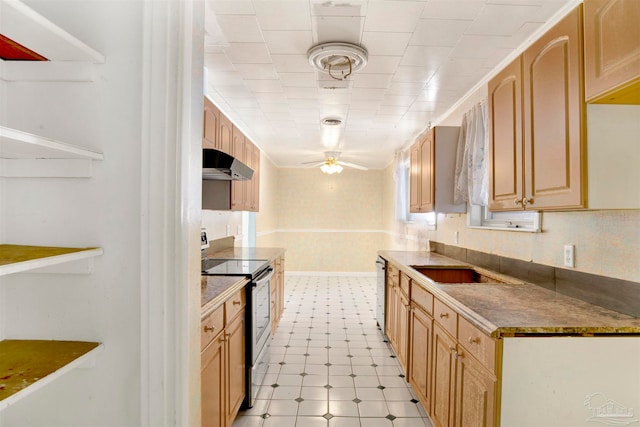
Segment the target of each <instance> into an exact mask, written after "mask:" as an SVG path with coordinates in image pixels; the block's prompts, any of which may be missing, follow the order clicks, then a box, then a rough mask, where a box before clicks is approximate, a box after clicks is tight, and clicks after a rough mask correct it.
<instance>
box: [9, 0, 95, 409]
mask: <svg viewBox="0 0 640 427" xmlns="http://www.w3.org/2000/svg"><path fill="white" fill-rule="evenodd" d="M0 33H1V34H2V35H3V36H5V38H8V39H10V40H11V43H15V44H18V45H20V46H24V47H27V48H28V49H30V50H31V51H33V52H35V53H37V54H38V56H40V57H44V58H46V61H21V60H17V61H15V60H14V61H4V60H2V61H0V80H2V81H3V82H2V84H6V83H4V82H13V81H17V80H19V81H20V82H21V83H20V84H24V85H30V84H34V83H31V82H34V81H43V80H46V81H55V82H58V83H59V84H71V85H73V84H76V83H74V82H77V81H82V82H85V81H91V80H92V77H93V73H92V64H93V63H98V62H104V57H103V56H102V55H101V54H99V53H98V52H96V51H95V50H93V49H92V48H90V47H89V46H87V45H85V44H84V43H83V42H81V41H80V40H77V39H76V38H74V37H73V36H71V35H70V34H69V33H67V32H66V31H64V30H63V29H61V28H59V27H57V26H56V25H55V24H53V23H52V22H50V21H48V20H47V19H46V18H44V17H43V16H42V15H40V14H38V13H36V12H35V11H33V10H32V9H30V8H29V7H28V6H26V5H24V4H23V3H21V2H19V1H1V2H0ZM5 42H6V40H5ZM3 102H4V103H5V105H6V108H7V109H10V108H11V103H12V99H11V97H5V99H3ZM56 113H57V112H56V111H51V112H50V114H56ZM1 119H2V122H3V123H4V122H5V121H6V118H5V117H4V116H3V117H1ZM73 119H74V118H69V125H70V126H73V124H74V122H73ZM102 159H103V155H102V153H100V152H97V151H94V150H90V149H86V148H83V147H80V146H77V145H73V144H69V143H66V142H64V141H57V140H55V139H51V138H48V137H45V136H41V135H34V134H32V133H28V132H24V131H22V130H20V129H14V128H12V127H8V126H0V177H2V178H4V179H6V181H5V182H4V183H3V191H7V190H9V191H10V190H11V188H12V186H13V185H15V183H16V181H15V178H46V179H49V178H51V179H58V178H74V179H75V178H83V179H84V178H90V177H91V176H92V165H93V162H94V161H96V160H102ZM56 183H59V185H60V186H61V188H62V187H64V186H69V185H71V184H70V180H68V179H63V180H58V181H56ZM34 188H36V190H35V191H34V193H35V194H32V195H30V196H31V197H33V198H34V199H37V200H38V201H39V204H38V208H39V209H42V210H43V212H47V209H48V208H49V206H48V203H51V202H58V201H57V200H55V198H54V197H53V196H49V195H47V197H43V196H44V195H43V194H37V193H38V187H37V186H34ZM41 191H46V190H41ZM72 191H73V186H71V187H70V188H69V192H72ZM40 201H41V202H40ZM60 203H62V204H64V203H65V202H64V201H60ZM3 204H4V201H3ZM64 206H65V209H68V211H69V216H70V217H73V215H75V214H77V209H75V208H76V206H73V205H71V204H65V205H64ZM17 212H19V210H18V211H17ZM3 215H6V217H9V216H12V215H13V216H15V215H17V214H16V213H15V211H13V210H12V209H7V207H6V206H3ZM3 219H6V218H3ZM24 221H28V219H24ZM3 226H4V227H6V225H4V224H3ZM31 226H32V227H34V229H35V231H36V232H37V231H38V227H51V225H49V224H46V222H45V223H40V224H31ZM1 231H2V233H1V234H2V237H5V236H6V234H7V233H6V232H5V230H1ZM33 240H34V239H33V236H31V240H30V241H29V244H28V245H20V244H16V242H15V241H11V242H10V244H0V276H6V275H10V274H16V273H24V272H38V273H43V274H40V275H38V278H37V280H36V281H35V282H37V284H38V285H39V284H40V283H39V282H42V286H47V285H48V283H47V282H48V281H50V280H48V279H50V278H52V276H51V275H53V274H56V273H61V272H62V273H90V272H91V271H92V260H93V258H94V257H96V256H99V255H102V253H103V251H102V249H101V248H98V247H89V248H69V247H58V246H42V245H33V244H32V243H33ZM58 266H61V267H62V266H66V267H67V268H64V269H58V270H56V269H57V268H58ZM56 281H57V279H56V280H53V282H56ZM20 283H21V282H20V281H17V282H15V283H11V286H12V287H15V286H17V285H19V284H20ZM3 285H5V284H4V283H0V286H3ZM7 295H8V297H7ZM13 295H14V294H13V293H6V294H4V293H3V296H5V297H7V298H9V299H10V298H11V297H12V296H13ZM67 297H69V298H73V295H68V296H67ZM3 303H6V304H18V303H22V304H25V303H26V302H25V301H18V302H14V301H10V300H9V301H4V302H3ZM12 316H13V314H11V313H3V318H2V319H1V322H2V324H0V333H2V334H3V335H0V339H2V340H1V341H0V378H3V381H2V383H3V384H2V387H0V411H1V410H4V409H5V408H7V407H8V406H10V405H12V404H14V403H16V402H17V401H18V400H19V399H21V398H23V397H25V396H28V395H29V394H31V393H32V392H33V391H35V390H37V389H39V388H41V387H43V386H45V385H46V384H48V383H49V382H51V381H52V380H54V379H56V378H58V377H60V376H61V375H64V374H65V373H67V372H69V371H70V370H72V369H74V368H76V367H81V366H86V365H90V364H92V363H94V362H95V355H96V353H97V352H99V351H101V350H102V348H103V345H102V344H100V343H97V342H85V341H65V340H61V339H59V338H58V337H56V339H55V340H49V339H44V340H43V339H25V340H23V339H4V338H6V337H5V336H4V331H5V328H4V324H10V323H12V322H19V321H20V320H19V319H14V318H13V317H12ZM50 320H51V321H52V322H56V320H57V319H55V318H52V319H50ZM11 338H14V337H11Z"/></svg>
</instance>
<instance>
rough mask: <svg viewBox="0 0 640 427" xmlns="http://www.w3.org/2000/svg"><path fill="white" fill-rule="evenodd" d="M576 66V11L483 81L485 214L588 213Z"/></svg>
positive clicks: (578, 39) (580, 62)
mask: <svg viewBox="0 0 640 427" xmlns="http://www.w3.org/2000/svg"><path fill="white" fill-rule="evenodd" d="M582 59H583V54H582V6H579V7H577V8H576V9H574V10H573V11H572V12H570V13H569V14H568V15H567V16H566V17H565V18H563V19H562V20H561V21H560V22H558V24H556V25H555V26H554V27H553V28H551V29H550V30H549V31H548V32H547V33H545V34H544V35H543V36H542V37H541V38H540V39H538V40H537V41H535V42H534V43H533V44H532V45H531V46H529V48H528V49H526V50H525V51H524V53H523V54H522V55H521V57H520V58H518V59H517V60H515V61H514V62H513V63H511V64H510V65H509V66H507V67H506V68H505V69H504V70H503V71H502V72H501V73H500V74H498V75H497V76H496V77H495V78H494V79H492V80H491V81H490V82H489V122H490V125H489V141H490V166H489V167H490V173H489V182H490V198H491V199H490V203H489V209H490V210H494V211H507V210H522V209H532V210H566V209H576V208H583V207H585V206H586V197H585V196H584V193H585V190H586V184H585V183H583V172H584V171H585V169H586V168H585V161H586V159H585V157H586V155H585V137H584V136H585V135H584V134H585V132H584V120H583V118H584V114H585V113H584V111H585V106H584V94H583V78H582V76H583V74H582V68H583V60H582ZM520 70H521V71H520Z"/></svg>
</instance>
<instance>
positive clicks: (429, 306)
mask: <svg viewBox="0 0 640 427" xmlns="http://www.w3.org/2000/svg"><path fill="white" fill-rule="evenodd" d="M411 301H413V302H414V303H415V304H416V305H417V306H419V307H420V308H421V309H422V310H424V312H425V313H428V314H430V315H433V295H431V294H430V293H429V292H428V291H427V290H425V289H424V288H423V287H422V286H420V285H418V284H415V283H411Z"/></svg>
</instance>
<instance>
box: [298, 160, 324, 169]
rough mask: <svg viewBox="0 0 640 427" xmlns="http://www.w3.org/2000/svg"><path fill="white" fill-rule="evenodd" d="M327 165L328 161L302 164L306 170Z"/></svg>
mask: <svg viewBox="0 0 640 427" xmlns="http://www.w3.org/2000/svg"><path fill="white" fill-rule="evenodd" d="M325 163H326V161H324V160H323V161H321V162H319V161H315V162H304V163H300V164H301V165H304V167H305V168H315V167H317V166H322V165H324V164H325Z"/></svg>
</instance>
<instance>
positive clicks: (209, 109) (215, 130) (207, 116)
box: [202, 96, 220, 150]
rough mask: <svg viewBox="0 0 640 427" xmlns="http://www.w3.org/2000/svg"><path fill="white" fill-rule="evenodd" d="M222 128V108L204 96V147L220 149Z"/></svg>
mask: <svg viewBox="0 0 640 427" xmlns="http://www.w3.org/2000/svg"><path fill="white" fill-rule="evenodd" d="M219 128H220V110H218V109H217V108H216V106H215V105H213V103H212V102H211V101H209V98H207V97H206V96H205V98H204V120H203V123H202V148H215V149H217V150H219V149H220V144H219V141H218V136H219Z"/></svg>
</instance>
